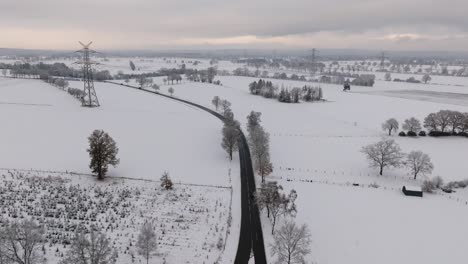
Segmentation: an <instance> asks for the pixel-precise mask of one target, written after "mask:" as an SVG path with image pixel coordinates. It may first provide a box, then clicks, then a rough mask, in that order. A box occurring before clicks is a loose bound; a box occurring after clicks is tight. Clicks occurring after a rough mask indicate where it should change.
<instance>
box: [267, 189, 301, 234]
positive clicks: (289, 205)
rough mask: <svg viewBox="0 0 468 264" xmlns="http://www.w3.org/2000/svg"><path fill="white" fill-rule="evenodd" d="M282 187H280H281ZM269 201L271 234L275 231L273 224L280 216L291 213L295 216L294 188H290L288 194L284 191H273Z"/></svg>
mask: <svg viewBox="0 0 468 264" xmlns="http://www.w3.org/2000/svg"><path fill="white" fill-rule="evenodd" d="M281 189H282V188H281ZM272 198H273V199H272V200H271V203H270V212H271V218H272V219H271V221H272V222H271V234H274V233H275V226H276V223H277V222H278V220H279V218H280V217H281V216H285V215H291V216H295V214H296V212H297V210H296V204H295V201H296V198H297V193H296V191H295V190H291V192H290V193H289V195H288V196H286V195H285V194H284V193H279V192H278V193H275V194H273V196H272Z"/></svg>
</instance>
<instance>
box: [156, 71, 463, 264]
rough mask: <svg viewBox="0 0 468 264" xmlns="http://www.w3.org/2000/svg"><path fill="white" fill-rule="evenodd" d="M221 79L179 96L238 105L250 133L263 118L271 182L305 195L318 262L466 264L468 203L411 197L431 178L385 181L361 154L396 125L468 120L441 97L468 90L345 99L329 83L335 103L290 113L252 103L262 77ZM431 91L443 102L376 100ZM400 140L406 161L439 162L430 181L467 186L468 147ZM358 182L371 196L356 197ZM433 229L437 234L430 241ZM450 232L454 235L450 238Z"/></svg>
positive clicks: (181, 90) (301, 202)
mask: <svg viewBox="0 0 468 264" xmlns="http://www.w3.org/2000/svg"><path fill="white" fill-rule="evenodd" d="M218 79H219V80H220V81H221V82H222V83H223V86H216V85H210V84H200V83H185V84H180V85H173V86H172V87H173V88H174V89H175V96H177V97H180V98H184V99H189V100H193V101H195V102H198V103H201V104H204V105H206V106H210V105H211V99H212V98H213V96H215V95H217V96H220V97H221V98H222V99H228V100H229V101H230V102H231V103H232V109H233V111H234V113H235V115H236V118H237V119H238V120H240V121H241V123H242V124H243V125H245V122H246V120H245V117H246V116H247V115H248V113H249V112H250V111H251V110H255V111H260V112H262V122H263V126H264V127H265V128H266V130H267V131H268V132H269V133H270V136H271V142H270V146H271V156H272V162H273V164H274V166H275V171H274V172H273V174H272V175H271V176H270V179H271V180H277V181H279V183H280V184H282V185H284V187H285V189H286V190H288V189H290V188H294V189H296V190H297V191H298V195H299V198H298V210H299V214H298V216H297V220H298V222H299V223H303V222H305V223H308V225H309V226H310V227H311V229H312V239H313V241H314V242H313V251H312V254H311V256H310V258H309V261H316V262H317V263H336V264H338V263H343V262H345V261H346V262H350V263H364V264H367V263H395V262H397V261H398V260H400V262H403V263H434V264H435V263H440V262H441V261H442V260H443V259H447V260H450V261H449V262H451V263H463V261H462V259H463V258H462V257H461V253H460V252H461V250H462V248H463V246H464V245H467V244H468V236H466V234H465V233H463V231H461V232H460V233H457V234H453V233H455V232H458V230H460V229H462V228H463V224H462V223H463V221H458V219H466V218H467V217H468V207H467V206H466V205H465V204H464V203H465V202H466V201H465V200H466V197H465V198H463V199H465V200H463V199H462V198H460V199H459V200H458V201H457V200H456V199H458V198H456V199H455V198H454V199H453V200H452V199H448V198H447V197H446V196H444V195H442V194H437V195H431V196H426V197H425V198H423V199H422V200H421V199H416V200H415V199H411V198H406V197H404V196H402V194H401V191H400V189H401V187H402V186H403V185H420V184H421V181H422V180H423V179H425V178H426V177H425V176H421V177H420V179H419V180H417V181H414V180H413V179H412V177H411V175H409V173H408V172H407V171H406V170H405V169H396V170H387V171H384V176H377V174H378V172H377V171H376V170H375V169H370V168H368V163H367V161H366V160H365V157H364V155H363V154H362V153H360V149H361V148H362V147H363V146H365V145H368V144H370V143H374V142H376V141H378V140H380V138H381V137H385V133H384V132H383V131H381V123H382V122H383V121H384V120H386V119H388V118H391V117H394V118H396V119H397V120H398V121H400V123H402V122H403V121H404V119H406V118H409V117H412V116H415V117H417V118H418V119H420V120H421V121H422V120H423V119H424V117H425V116H426V115H427V114H429V113H431V112H436V111H439V110H441V109H450V110H459V111H462V112H468V107H467V106H466V105H465V104H463V105H461V104H459V103H457V102H454V101H453V98H445V99H444V97H443V96H438V95H439V94H437V93H440V94H443V93H446V92H454V91H455V92H456V93H460V94H468V89H465V88H463V87H455V86H443V85H422V84H420V85H413V84H406V83H387V82H383V81H382V82H380V81H378V82H377V83H376V85H375V87H374V88H365V87H356V86H354V87H352V92H350V93H344V92H342V87H341V86H337V85H324V84H320V86H321V87H322V88H323V90H324V97H325V99H327V100H328V101H327V102H320V103H300V104H282V103H279V102H277V101H276V100H270V99H264V98H262V97H258V96H253V95H250V94H249V92H248V84H249V83H250V82H252V81H254V80H257V79H255V78H246V77H218ZM159 81H160V80H155V82H156V83H158V82H159ZM161 83H162V81H161ZM273 83H276V84H278V85H280V86H281V85H282V84H284V85H285V86H286V87H288V86H303V85H305V84H307V83H301V82H292V81H282V80H273ZM312 85H316V84H312ZM167 87H168V86H162V87H161V91H162V92H167ZM426 88H428V89H427V90H428V91H433V93H432V96H433V97H434V98H437V101H434V100H426V99H425V98H418V97H412V96H406V97H404V98H398V97H394V96H388V95H385V94H374V93H378V92H382V91H395V92H400V93H402V94H403V93H404V91H406V90H416V91H417V93H421V94H424V93H426V94H427V93H429V92H425V90H426ZM402 91H403V92H402ZM434 94H435V95H434ZM460 100H462V99H460ZM211 107H212V106H211ZM393 138H394V139H395V140H396V141H397V143H398V144H400V146H401V148H402V150H403V151H404V152H410V151H412V150H421V151H423V152H425V153H428V154H429V155H430V156H431V159H432V161H433V163H434V165H435V169H434V172H433V174H432V175H429V176H436V175H438V176H441V177H442V178H443V179H444V180H445V181H450V180H461V179H465V178H466V177H467V176H466V173H465V172H466V171H467V170H468V164H466V157H467V156H468V140H467V139H466V138H455V137H453V138H431V137H425V138H422V137H419V138H400V137H397V136H394V137H393ZM310 181H313V182H314V183H310ZM352 183H359V184H361V185H362V186H364V187H365V188H362V187H361V188H357V189H356V188H354V189H353V187H351V186H350V185H351V184H352ZM371 183H377V184H378V185H379V186H380V188H378V189H370V188H369V187H368V185H369V184H371ZM454 197H455V196H454ZM344 201H347V202H346V203H345V202H344ZM348 202H352V205H351V204H349V203H348ZM439 208H440V210H443V212H442V211H440V210H439ZM413 212H414V213H413ZM412 213H413V214H417V215H413V214H412ZM350 217H351V218H352V220H351V221H350V220H349V219H350ZM328 223H330V224H328ZM263 224H264V225H265V229H264V230H265V231H264V233H265V234H266V238H267V240H270V241H271V236H269V235H268V232H269V230H270V227H269V223H268V221H267V220H266V219H264V221H263ZM367 227H369V230H371V231H367ZM429 227H433V229H437V230H435V231H433V230H432V229H431V231H430V232H429V231H428V229H429ZM448 228H449V229H450V230H452V229H453V230H454V231H453V232H449V233H450V234H447V233H444V232H446V230H447V229H448ZM345 231H346V232H345ZM414 234H416V235H414ZM407 236H408V237H407ZM448 240H449V241H448ZM452 248H453V252H452ZM402 259H404V260H402ZM406 260H408V261H406ZM420 260H421V261H420Z"/></svg>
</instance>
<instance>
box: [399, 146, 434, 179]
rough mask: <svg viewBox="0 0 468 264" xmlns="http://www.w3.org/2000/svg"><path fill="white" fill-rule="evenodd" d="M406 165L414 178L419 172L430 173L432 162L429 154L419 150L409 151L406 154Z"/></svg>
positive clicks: (432, 167) (432, 166)
mask: <svg viewBox="0 0 468 264" xmlns="http://www.w3.org/2000/svg"><path fill="white" fill-rule="evenodd" d="M406 166H407V167H408V169H409V170H410V171H411V173H412V174H413V175H414V179H415V180H416V177H417V176H418V174H419V173H423V174H425V173H429V174H430V173H432V170H433V169H434V165H433V164H432V162H431V158H430V157H429V155H427V154H425V153H423V152H421V151H411V152H410V153H409V154H408V156H407V159H406Z"/></svg>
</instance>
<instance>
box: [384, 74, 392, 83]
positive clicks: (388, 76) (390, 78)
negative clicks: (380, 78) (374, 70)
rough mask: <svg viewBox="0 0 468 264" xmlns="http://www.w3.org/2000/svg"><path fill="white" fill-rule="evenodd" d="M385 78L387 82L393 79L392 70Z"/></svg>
mask: <svg viewBox="0 0 468 264" xmlns="http://www.w3.org/2000/svg"><path fill="white" fill-rule="evenodd" d="M384 79H385V81H387V82H389V81H391V80H392V74H391V73H390V72H387V73H385V76H384Z"/></svg>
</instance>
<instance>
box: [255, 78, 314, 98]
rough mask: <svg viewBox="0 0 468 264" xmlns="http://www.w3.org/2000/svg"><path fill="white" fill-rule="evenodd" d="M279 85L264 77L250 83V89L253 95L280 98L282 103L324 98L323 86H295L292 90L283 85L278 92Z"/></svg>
mask: <svg viewBox="0 0 468 264" xmlns="http://www.w3.org/2000/svg"><path fill="white" fill-rule="evenodd" d="M278 90H279V88H278V86H277V85H274V84H273V83H272V82H271V81H264V80H262V79H260V80H258V81H254V82H252V83H250V84H249V91H250V93H251V94H253V95H260V96H263V97H265V98H274V99H278V101H279V102H282V103H299V101H300V100H302V101H305V102H311V101H319V100H322V99H323V90H322V88H321V87H312V86H307V85H305V86H303V87H302V88H299V87H294V88H292V89H291V90H290V89H288V88H284V87H282V88H281V90H280V91H279V93H278Z"/></svg>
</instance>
